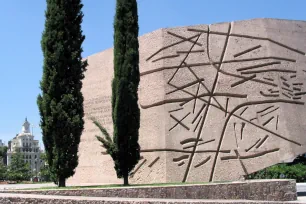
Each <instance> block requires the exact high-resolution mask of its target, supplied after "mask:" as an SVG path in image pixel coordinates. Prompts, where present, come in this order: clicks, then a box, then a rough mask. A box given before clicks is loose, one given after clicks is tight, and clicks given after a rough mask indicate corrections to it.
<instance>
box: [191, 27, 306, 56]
mask: <svg viewBox="0 0 306 204" xmlns="http://www.w3.org/2000/svg"><path fill="white" fill-rule="evenodd" d="M187 30H188V31H194V32H201V33H209V31H205V30H201V29H192V28H188V29H187ZM210 33H212V34H216V35H227V33H223V32H210ZM230 36H235V37H241V38H250V39H256V40H266V41H270V42H272V43H275V44H277V45H279V46H281V47H283V48H286V49H288V50H291V51H293V52H296V53H298V54H301V55H306V53H305V52H302V51H300V50H298V49H295V48H292V47H289V46H287V45H285V44H283V43H280V42H277V41H275V40H273V39H270V38H265V37H256V36H250V35H243V34H233V33H231V34H230Z"/></svg>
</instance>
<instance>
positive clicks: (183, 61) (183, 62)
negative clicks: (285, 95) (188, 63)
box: [168, 35, 201, 84]
mask: <svg viewBox="0 0 306 204" xmlns="http://www.w3.org/2000/svg"><path fill="white" fill-rule="evenodd" d="M200 36H201V35H199V36H198V37H197V39H196V41H195V42H194V43H193V44H192V46H191V47H190V49H189V52H188V53H187V54H186V56H185V58H184V59H183V60H182V62H181V63H180V65H179V66H178V68H177V69H176V70H175V72H174V73H173V75H172V77H171V78H170V79H169V80H168V84H169V83H170V82H171V81H172V79H173V78H174V76H175V75H176V73H177V72H178V70H179V69H180V68H181V66H182V65H183V64H184V62H185V60H186V59H187V57H188V56H189V53H190V51H191V50H192V49H193V47H194V46H195V45H196V43H197V42H198V40H199V38H200Z"/></svg>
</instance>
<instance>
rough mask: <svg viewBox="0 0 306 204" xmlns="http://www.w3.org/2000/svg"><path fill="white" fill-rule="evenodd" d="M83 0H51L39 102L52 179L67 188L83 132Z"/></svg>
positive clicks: (76, 160) (48, 0) (45, 36)
mask: <svg viewBox="0 0 306 204" xmlns="http://www.w3.org/2000/svg"><path fill="white" fill-rule="evenodd" d="M82 7H83V4H82V3H81V0H47V10H46V12H45V17H46V21H45V29H44V32H43V36H42V40H41V45H42V51H43V56H44V65H43V76H42V80H41V82H40V88H41V92H42V93H41V95H39V96H38V99H37V103H38V107H39V111H40V116H41V123H40V125H41V128H42V134H43V142H44V146H45V150H46V155H47V160H48V164H49V166H50V171H51V173H52V179H53V181H54V182H55V183H57V184H58V186H60V187H64V186H65V183H66V179H67V178H68V177H70V176H72V175H73V174H74V172H75V168H76V167H77V165H78V155H77V153H78V145H79V143H80V137H81V133H82V131H83V126H84V121H83V116H84V110H83V95H82V93H81V88H82V82H81V80H82V79H83V78H84V71H85V70H86V66H87V62H86V61H82V56H81V54H82V52H83V49H82V43H83V41H84V39H85V36H84V35H83V34H82V29H81V23H82V19H83V13H82V11H81V9H82Z"/></svg>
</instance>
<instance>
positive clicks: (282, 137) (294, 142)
mask: <svg viewBox="0 0 306 204" xmlns="http://www.w3.org/2000/svg"><path fill="white" fill-rule="evenodd" d="M267 103H289V104H299V105H304V103H303V102H299V101H290V100H283V99H276V100H264V101H251V102H246V103H243V104H240V105H238V106H236V107H235V108H234V109H233V110H232V111H231V112H230V113H229V115H228V117H227V118H226V121H225V124H224V126H223V129H222V132H221V136H220V140H219V144H218V146H217V152H216V154H215V157H214V161H213V166H212V171H211V174H210V179H209V181H212V179H213V176H214V173H215V168H216V161H217V158H218V156H219V150H220V149H221V145H222V142H223V138H224V135H225V130H226V128H227V125H228V123H229V121H230V119H231V117H232V116H236V117H237V118H239V119H241V120H243V121H245V122H247V123H249V124H252V125H254V126H255V127H258V128H260V129H263V130H265V131H267V132H269V133H271V134H273V135H275V136H277V137H279V138H281V139H284V140H286V141H288V142H291V143H293V144H296V145H298V146H301V144H300V143H298V142H296V141H293V140H290V139H288V138H286V137H284V136H281V135H279V134H277V133H275V132H273V131H271V130H269V129H266V128H263V127H261V126H259V125H257V124H255V123H253V122H250V121H248V120H246V119H244V118H242V117H240V116H238V115H235V114H234V113H235V112H236V111H238V110H239V109H240V108H242V107H244V106H248V105H256V104H267Z"/></svg>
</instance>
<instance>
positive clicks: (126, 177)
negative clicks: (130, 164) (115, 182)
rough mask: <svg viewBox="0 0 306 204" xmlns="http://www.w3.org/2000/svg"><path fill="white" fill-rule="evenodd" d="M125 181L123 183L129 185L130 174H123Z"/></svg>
mask: <svg viewBox="0 0 306 204" xmlns="http://www.w3.org/2000/svg"><path fill="white" fill-rule="evenodd" d="M123 181H124V183H123V185H124V186H128V185H129V176H128V175H126V176H123Z"/></svg>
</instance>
